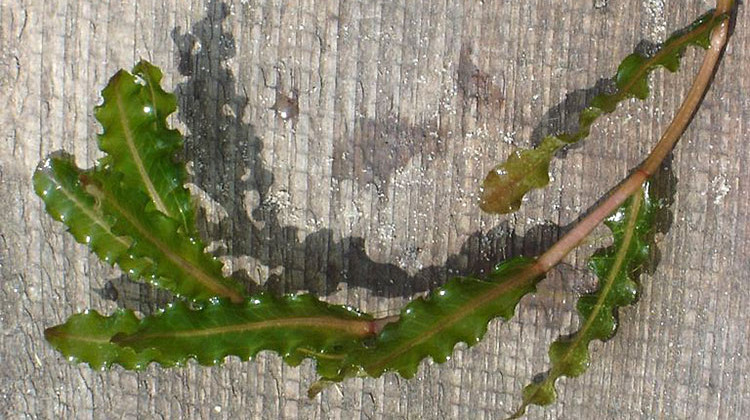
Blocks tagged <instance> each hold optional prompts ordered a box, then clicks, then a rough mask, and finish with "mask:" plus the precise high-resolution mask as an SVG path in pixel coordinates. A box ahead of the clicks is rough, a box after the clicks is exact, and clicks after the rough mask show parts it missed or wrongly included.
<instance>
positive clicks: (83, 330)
mask: <svg viewBox="0 0 750 420" xmlns="http://www.w3.org/2000/svg"><path fill="white" fill-rule="evenodd" d="M138 323H139V320H138V318H137V317H136V316H135V314H133V311H130V310H124V309H119V310H118V311H117V312H115V313H114V314H113V315H110V316H108V317H105V316H102V315H99V314H98V313H97V312H96V311H86V312H84V313H81V314H75V315H73V316H71V317H70V318H68V321H67V322H65V324H62V325H58V326H55V327H52V328H47V329H46V330H44V337H45V338H46V339H47V341H48V342H49V343H50V344H51V345H52V347H54V348H55V349H57V351H59V352H60V353H62V354H63V355H64V356H66V357H68V358H69V359H70V360H71V361H81V362H86V363H88V364H89V365H90V366H91V367H92V368H94V369H103V368H108V367H110V366H111V365H113V364H118V365H121V366H123V367H125V368H127V369H143V368H145V367H146V366H148V364H149V362H151V360H153V359H154V358H157V357H158V355H157V352H156V351H153V350H149V351H144V352H136V351H135V350H133V349H131V348H127V347H122V346H120V345H117V344H115V343H112V342H111V341H110V339H111V338H112V337H113V336H115V335H116V334H121V333H125V334H127V333H132V332H135V331H136V330H137V328H138Z"/></svg>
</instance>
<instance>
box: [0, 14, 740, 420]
mask: <svg viewBox="0 0 750 420" xmlns="http://www.w3.org/2000/svg"><path fill="white" fill-rule="evenodd" d="M707 3H710V2H705V1H699V0H690V1H685V2H654V1H642V0H623V1H618V2H615V1H590V0H586V1H584V0H579V1H572V0H569V1H551V0H531V1H525V2H484V4H479V3H478V2H472V1H466V2H463V3H460V2H456V3H452V2H428V1H425V2H403V1H400V2H368V1H361V2H348V1H340V2H336V1H317V2H314V1H307V2H302V1H289V2H281V1H275V2H259V1H252V0H248V1H245V0H241V1H227V2H219V1H213V0H211V1H199V0H192V1H191V0H167V1H154V0H143V1H134V0H120V1H116V0H111V1H74V0H67V1H66V0H61V1H44V0H2V1H0V54H2V56H1V57H0V58H1V59H0V104H3V105H4V107H3V109H2V110H1V111H0V135H1V136H2V137H1V138H0V197H2V200H0V275H1V276H2V283H0V327H1V329H2V334H1V335H0V359H1V360H2V362H3V369H2V372H1V373H0V389H2V390H3V392H2V393H1V394H0V417H3V418H76V419H78V418H180V417H185V418H303V419H308V418H310V419H317V418H320V419H328V418H333V419H339V418H345V419H351V418H471V419H474V418H480V419H481V418H499V417H502V416H503V415H507V414H508V413H509V412H511V411H512V409H513V408H514V406H515V404H517V403H518V402H519V400H520V398H519V396H520V389H521V388H522V386H523V385H524V384H525V383H526V382H527V381H528V380H530V378H532V376H533V375H534V374H535V373H538V372H541V371H543V370H544V369H545V368H546V346H547V344H548V343H549V342H551V341H552V340H554V339H555V338H556V337H557V335H558V334H560V333H561V332H562V333H565V332H569V331H572V329H573V328H575V325H576V322H577V321H576V320H575V315H574V312H573V304H574V301H575V294H576V292H580V291H581V290H585V289H586V288H587V287H590V286H591V282H592V279H591V278H590V276H589V275H588V274H586V272H585V269H584V268H583V267H584V261H585V257H586V255H588V254H589V253H590V252H591V250H592V249H593V248H594V247H595V245H596V244H592V245H591V246H588V247H584V248H583V249H581V250H580V251H579V252H578V253H576V255H573V256H571V257H569V258H568V260H567V262H566V264H565V265H564V266H562V267H561V268H560V269H557V270H555V271H554V272H553V273H552V274H551V276H550V278H549V279H548V280H547V281H545V282H544V284H543V285H542V286H541V287H540V290H539V293H537V294H536V295H535V296H532V297H528V298H525V299H524V300H523V301H522V303H521V305H520V307H519V315H518V317H517V318H515V319H514V320H513V321H511V322H508V323H500V322H494V323H493V324H492V325H491V327H490V330H489V333H488V335H487V337H486V338H485V339H484V340H483V341H482V343H480V344H478V345H477V346H475V347H473V348H471V349H467V348H466V347H465V346H459V348H458V349H457V350H456V353H455V357H454V358H453V360H451V361H450V362H448V363H446V364H444V365H434V364H432V363H428V362H425V363H423V366H422V368H421V369H420V372H419V374H418V376H417V377H416V378H414V379H411V380H408V381H407V380H403V379H401V378H398V377H396V376H394V375H385V376H384V377H383V378H380V379H365V380H362V379H357V380H350V381H347V382H345V383H344V384H342V385H341V386H338V387H334V388H331V389H328V390H327V391H325V392H324V393H323V394H322V396H320V397H318V398H316V399H314V400H308V399H307V398H306V396H305V392H306V387H307V386H308V385H309V384H311V383H312V381H313V380H314V371H313V367H312V366H311V365H310V364H304V365H303V366H302V367H300V368H290V367H288V366H283V365H282V364H281V362H280V359H279V358H278V357H276V356H275V355H273V354H262V355H261V356H260V357H258V358H257V360H254V361H252V362H249V363H247V362H246V363H242V362H240V361H238V360H236V359H229V360H227V361H226V363H225V366H224V367H220V368H202V367H199V366H193V365H191V366H189V367H186V368H183V369H173V370H164V369H161V368H159V367H158V366H151V367H149V368H148V369H147V370H145V371H144V372H139V373H133V372H125V371H123V370H121V369H119V368H117V369H112V370H110V371H107V372H97V371H92V370H90V369H88V368H87V367H85V366H77V365H71V364H69V363H67V362H66V361H65V360H63V359H62V358H61V357H60V356H59V355H58V354H57V353H56V352H54V351H53V350H52V349H51V348H50V347H49V346H48V345H47V344H46V342H45V341H44V339H43V336H42V330H43V329H44V328H45V327H47V326H50V325H53V324H57V323H60V322H62V321H63V320H64V319H65V318H67V317H68V316H69V315H71V314H72V313H74V312H78V311H82V310H84V309H86V308H92V309H97V310H99V311H104V312H109V311H112V310H113V309H114V308H115V307H117V306H125V307H131V308H134V309H136V310H139V311H141V312H142V313H149V312H152V311H154V310H155V309H156V308H158V307H160V306H161V305H163V304H164V303H165V302H167V301H168V299H169V297H168V296H166V295H165V294H163V293H157V292H155V291H153V290H151V289H149V288H147V287H145V286H140V285H136V284H132V283H129V282H128V281H127V280H125V279H123V278H121V275H120V273H119V272H118V271H117V270H116V269H112V268H110V267H107V266H106V265H103V264H102V263H101V262H99V261H98V260H97V259H96V258H95V257H93V256H92V255H91V254H90V253H89V252H88V251H87V250H86V249H85V247H83V246H81V245H78V244H76V243H75V242H74V241H73V240H72V238H71V237H70V236H69V235H67V234H65V232H64V229H63V227H62V226H61V225H60V224H59V223H56V222H53V221H52V220H51V219H50V218H49V217H47V216H46V215H45V214H44V212H43V206H42V203H41V200H39V199H38V198H37V197H36V196H35V195H34V193H33V190H32V188H31V174H32V172H33V170H34V167H35V166H36V164H37V163H38V162H39V160H41V159H42V158H43V157H44V156H46V155H47V154H48V153H50V152H52V151H55V150H58V149H65V150H67V151H68V152H70V153H73V154H74V155H75V156H76V158H77V161H78V163H79V164H80V165H84V166H86V165H90V164H92V163H93V161H94V160H95V159H96V158H97V157H99V156H100V153H99V152H98V150H97V149H96V145H95V135H96V133H97V132H98V130H99V127H98V125H97V123H96V121H95V120H94V118H93V112H92V108H93V107H94V106H95V105H96V104H97V103H98V102H99V100H100V99H99V94H98V92H99V91H100V90H101V88H102V87H103V86H104V85H105V83H106V81H107V79H108V78H109V76H110V75H111V74H113V73H114V72H115V71H116V70H118V69H120V68H130V67H131V66H132V65H133V64H134V63H135V62H136V61H137V60H138V59H139V58H145V59H148V60H150V61H152V62H153V63H154V64H156V65H158V66H160V67H162V69H163V70H164V72H165V82H166V84H167V86H168V87H169V88H170V89H173V90H175V91H176V92H177V94H178V98H179V101H180V111H179V114H178V115H176V116H175V118H174V119H173V123H174V124H175V125H176V126H178V127H179V128H180V129H182V130H183V131H184V132H186V133H188V135H187V138H186V147H185V156H186V157H187V158H188V159H189V160H190V161H192V162H193V166H192V173H193V175H192V184H193V185H194V186H193V187H191V188H194V189H195V190H196V192H199V193H200V195H201V197H202V208H203V211H202V213H201V229H202V231H203V232H205V235H206V236H207V238H209V239H210V240H211V241H215V243H214V246H215V249H216V250H217V252H218V253H219V254H221V255H223V256H225V257H224V258H225V259H226V261H227V267H228V270H229V271H232V272H236V273H237V274H238V275H241V276H244V277H247V278H248V281H250V280H249V279H255V280H256V281H257V280H262V281H263V282H264V284H263V287H267V288H269V289H271V290H274V291H276V292H288V291H297V290H309V291H312V292H315V293H318V294H320V295H323V296H326V299H328V300H329V301H332V302H338V303H347V304H351V305H354V306H358V307H361V308H362V309H364V310H367V311H370V312H376V313H378V314H387V313H392V312H395V311H397V310H398V308H400V307H401V305H402V304H403V303H404V302H405V301H406V300H408V299H409V298H411V297H413V296H415V295H417V294H420V293H424V292H426V291H428V290H429V289H430V288H432V287H434V286H435V285H438V284H441V283H442V282H444V281H445V279H446V277H447V276H448V275H450V274H453V273H456V272H479V271H482V270H486V269H488V268H489V267H491V266H492V264H494V263H495V262H496V261H497V260H499V259H501V258H504V257H507V256H510V255H518V254H526V255H534V254H535V253H538V252H539V251H540V250H542V249H544V248H545V247H547V246H549V244H550V243H552V242H553V241H554V240H555V239H556V237H557V236H558V235H559V231H560V228H559V227H558V226H565V225H567V224H569V223H570V222H572V221H573V220H575V218H576V217H577V215H578V214H579V213H580V212H582V211H584V210H585V209H587V208H588V207H589V206H591V205H592V204H593V203H595V202H596V200H597V199H598V198H599V197H600V196H601V194H603V193H604V192H606V191H607V190H608V189H609V188H611V187H612V186H613V185H614V184H615V183H616V182H617V181H618V180H619V179H621V178H622V177H623V176H624V175H625V174H627V172H628V170H629V169H630V168H633V167H634V166H635V165H636V164H638V163H639V162H640V159H642V157H643V156H644V155H645V153H646V152H647V151H648V149H649V148H650V146H651V145H652V144H654V142H655V140H656V139H657V138H658V136H659V134H660V132H661V131H662V130H663V129H664V128H665V127H666V124H668V122H669V119H670V117H671V115H672V113H673V112H674V109H675V108H676V106H677V104H678V103H679V101H680V99H681V98H682V96H683V94H684V93H685V90H686V83H687V81H688V80H689V79H690V78H691V77H692V74H693V72H694V70H695V69H696V65H697V64H698V60H696V58H697V57H698V55H697V54H696V53H693V52H691V53H689V54H688V55H687V57H686V59H685V63H686V64H685V65H684V68H683V70H682V71H681V72H680V73H679V74H678V75H668V74H664V73H662V72H658V73H657V74H656V76H655V77H654V78H653V86H654V91H655V92H656V94H655V96H654V97H653V98H651V99H649V100H648V101H646V102H640V103H635V102H631V103H628V104H626V105H625V106H623V107H622V109H620V110H619V111H617V113H616V114H615V115H614V116H613V117H612V118H605V119H604V120H603V121H602V122H600V123H598V124H597V126H596V129H595V130H594V133H593V134H592V137H591V138H590V139H589V140H587V141H586V142H585V144H584V145H583V146H582V147H576V148H574V149H572V150H570V151H568V152H567V153H566V154H565V156H564V158H561V159H558V160H556V161H555V163H554V165H553V168H552V174H553V177H554V181H553V182H552V184H551V186H550V187H549V188H547V189H546V190H544V191H540V192H535V193H533V194H532V195H531V196H530V199H529V201H528V202H527V203H525V205H524V206H523V208H522V210H521V211H520V212H518V213H517V214H516V215H513V216H506V217H490V216H486V215H482V214H481V213H480V211H479V209H478V206H477V205H476V201H477V188H478V184H479V182H480V181H481V179H482V178H483V177H484V174H485V172H486V171H487V170H488V169H489V168H491V167H492V166H493V165H494V164H495V163H497V162H499V161H500V160H501V159H504V158H505V156H507V154H508V153H509V152H510V151H511V149H512V148H513V147H514V146H527V145H529V144H531V143H533V142H534V141H537V140H538V139H540V138H541V136H542V135H543V134H545V133H547V132H550V131H554V130H555V129H557V128H559V127H561V126H564V125H565V124H567V123H569V121H570V118H571V114H572V113H573V112H574V111H575V110H576V109H579V108H580V106H581V104H582V103H583V101H584V100H585V99H586V97H588V96H590V93H591V92H592V89H593V88H595V86H596V84H597V81H598V80H599V79H601V78H605V77H608V76H611V75H612V74H613V73H614V70H615V68H616V66H617V64H618V62H619V60H620V59H622V58H623V57H624V56H625V55H626V54H628V53H629V52H630V51H632V49H633V48H634V46H635V45H637V44H638V42H639V41H641V40H650V41H658V40H661V39H664V37H666V36H667V35H668V32H669V30H670V29H667V28H679V27H682V26H684V25H686V24H688V23H689V22H691V21H692V20H693V19H694V17H695V16H697V15H698V14H699V13H702V12H703V11H704V10H705V8H706V7H707ZM746 23H747V12H746V10H745V8H743V7H741V8H740V9H739V13H738V16H737V28H736V31H735V33H734V36H733V37H732V38H731V39H730V43H729V48H728V50H727V53H726V56H725V58H724V62H723V63H722V64H721V67H720V69H719V72H718V73H717V75H716V80H715V84H714V86H713V88H712V89H711V91H710V92H709V93H708V95H707V97H706V99H705V102H704V104H703V106H702V108H701V109H700V111H699V112H698V114H697V116H696V118H695V120H694V121H693V123H692V124H691V126H690V128H689V129H688V131H687V132H686V134H685V136H684V138H683V140H682V141H681V143H680V145H679V146H678V147H677V149H676V150H675V153H674V160H673V167H672V169H673V172H674V175H675V177H676V179H677V184H676V187H675V188H676V192H675V198H676V201H675V204H674V207H673V211H674V221H673V224H672V227H671V230H670V231H669V233H668V234H667V235H665V237H664V238H663V239H662V241H661V245H660V247H661V250H662V255H661V262H660V264H659V266H658V268H657V270H656V272H655V273H654V274H653V275H651V276H648V277H646V279H645V281H644V284H643V290H642V297H641V301H640V302H639V303H638V304H637V306H634V307H632V308H628V309H625V310H624V311H622V312H621V314H620V321H621V326H620V331H619V333H618V335H617V336H616V338H614V339H613V340H611V341H610V342H608V343H606V344H601V343H598V344H595V345H594V346H592V347H593V348H592V353H593V361H592V365H591V368H590V370H589V371H588V372H587V373H586V374H585V375H583V376H582V377H580V378H578V379H574V380H570V379H568V380H562V381H561V382H560V389H561V393H560V394H561V395H560V403H558V404H556V405H554V406H552V407H550V408H547V409H544V410H543V409H539V408H532V409H531V410H530V413H529V416H528V418H550V419H552V418H570V419H577V418H606V419H609V418H721V419H734V418H737V419H739V418H747V417H750V383H749V382H748V372H750V365H749V363H748V357H750V355H749V354H748V343H749V342H750V327H749V326H750V317H749V315H748V311H747V306H748V305H747V302H748V301H750V292H748V287H747V281H748V274H747V273H748V272H750V263H749V262H748V258H747V257H748V255H750V230H749V228H748V223H747V222H748V208H750V196H749V195H748V191H750V181H749V180H750V170H749V169H748V167H749V165H748V162H749V161H750V146H749V144H750V142H749V141H748V140H750V129H748V124H747V120H748V119H750V102H749V101H748V98H747V94H746V93H747V92H750V85H749V84H750V82H749V81H748V78H747V77H744V76H743V74H744V72H745V71H746V69H747V68H748V66H750V55H748V52H750V45H749V40H750V33H748V30H747V25H746ZM295 92H296V96H295ZM279 95H281V97H286V98H296V100H297V102H298V108H299V110H298V111H299V114H298V115H297V116H295V117H294V118H290V119H283V118H281V116H280V115H279V113H278V112H276V110H274V109H271V107H272V106H273V105H274V103H276V101H277V99H278V98H279V97H280V96H279ZM248 287H249V288H256V287H260V286H252V285H251V284H250V283H248Z"/></svg>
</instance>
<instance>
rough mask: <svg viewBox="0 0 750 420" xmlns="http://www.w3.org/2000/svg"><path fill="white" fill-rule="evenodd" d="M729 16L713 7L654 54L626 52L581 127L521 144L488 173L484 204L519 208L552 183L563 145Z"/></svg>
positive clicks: (501, 209)
mask: <svg viewBox="0 0 750 420" xmlns="http://www.w3.org/2000/svg"><path fill="white" fill-rule="evenodd" d="M726 18H727V16H726V15H716V16H715V15H714V12H713V11H711V12H708V13H706V14H704V15H703V16H701V17H700V18H698V19H697V20H696V21H695V22H693V23H692V24H691V25H690V26H688V27H687V28H685V29H683V30H680V31H678V32H676V33H674V34H672V36H670V37H669V39H667V41H665V42H664V43H663V44H661V46H660V47H659V49H658V50H657V51H656V52H655V53H654V54H653V55H650V56H644V55H643V54H641V53H640V52H635V53H633V54H630V55H629V56H627V57H626V58H625V59H624V60H623V61H622V63H621V64H620V66H619V67H618V69H617V74H616V75H615V77H614V81H615V87H616V89H615V91H614V92H612V93H601V94H599V95H597V96H595V97H594V98H593V99H592V101H591V104H590V106H589V107H588V108H586V109H584V110H583V111H582V112H581V114H580V115H579V117H578V129H577V131H575V132H572V133H559V134H557V135H551V136H547V137H545V138H544V139H543V140H542V142H541V143H540V144H539V146H537V147H535V148H533V149H523V150H516V151H514V152H512V153H511V154H510V156H509V157H508V159H507V160H506V161H505V162H503V163H501V164H500V165H497V166H496V167H494V168H493V169H492V170H491V171H490V172H489V173H488V174H487V176H486V177H485V179H484V182H483V183H482V189H481V201H480V207H481V208H482V210H484V211H485V212H488V213H511V212H514V211H516V210H518V208H519V207H520V206H521V200H522V199H523V197H524V196H525V195H526V194H527V193H528V192H529V191H531V190H532V189H536V188H542V187H544V186H546V185H547V184H548V183H549V164H550V161H551V160H552V158H553V157H554V155H555V153H556V152H557V151H558V150H560V149H562V148H563V147H565V146H566V145H568V144H572V143H576V142H578V141H580V140H581V139H584V138H586V137H588V135H589V133H590V131H591V126H592V125H593V124H594V122H595V121H596V120H597V119H598V118H599V117H600V116H602V115H604V114H609V113H611V112H613V111H614V110H615V109H616V108H617V105H618V104H619V103H620V102H622V101H624V100H626V99H629V98H638V99H646V98H647V97H648V94H649V88H648V76H649V75H650V74H651V72H652V71H654V70H655V69H656V68H658V67H664V68H666V69H667V70H669V71H670V72H676V71H677V70H678V69H679V65H680V59H681V58H682V56H683V54H684V53H685V50H686V49H687V47H688V46H690V45H695V46H698V47H701V48H703V49H707V48H708V47H709V38H710V34H711V30H712V29H713V28H714V27H716V26H717V25H719V24H720V23H721V22H723V21H724V19H726Z"/></svg>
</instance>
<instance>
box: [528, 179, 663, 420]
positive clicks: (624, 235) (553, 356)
mask: <svg viewBox="0 0 750 420" xmlns="http://www.w3.org/2000/svg"><path fill="white" fill-rule="evenodd" d="M644 190H645V192H644ZM644 190H642V191H641V192H640V193H638V194H635V195H633V196H632V197H631V198H629V199H628V201H626V202H625V203H624V204H623V205H622V206H621V207H620V208H619V209H618V210H617V211H616V212H615V213H614V214H612V215H611V216H610V217H609V218H608V219H607V220H606V221H605V224H606V225H607V227H609V229H610V230H611V231H612V235H613V237H614V243H613V245H612V246H611V247H608V248H606V249H603V250H600V251H598V252H597V253H595V254H594V255H593V256H592V257H591V259H590V261H589V267H590V268H591V269H592V270H593V271H594V273H596V275H597V277H598V278H599V287H598V290H596V291H595V292H593V293H590V294H586V295H583V296H581V297H580V298H579V300H578V304H577V309H578V313H579V317H580V319H581V327H580V328H579V330H578V331H576V332H575V333H574V334H572V335H569V336H566V337H562V338H559V339H558V340H557V341H555V342H554V343H552V345H551V346H550V349H549V357H550V364H551V368H550V370H549V371H548V372H547V373H546V374H545V375H543V376H542V377H541V379H540V380H537V381H534V382H533V383H531V384H529V385H528V386H526V388H525V389H524V391H523V403H522V405H521V407H520V408H519V409H518V411H516V413H515V414H514V415H513V418H518V417H520V416H521V415H523V414H524V412H525V411H526V407H527V406H528V405H530V404H536V405H548V404H551V403H552V402H554V401H555V399H556V398H557V396H556V391H555V382H556V381H557V379H558V378H560V377H561V376H568V377H576V376H579V375H581V374H582V373H583V372H584V371H585V370H586V369H587V368H588V366H589V354H588V346H589V343H591V341H593V340H600V341H607V340H609V339H610V338H612V336H614V334H615V332H616V330H617V309H618V308H619V307H622V306H627V305H630V304H632V303H634V302H635V301H636V299H637V297H638V288H639V285H638V276H639V275H640V273H642V272H643V271H645V268H646V265H647V263H648V262H649V260H650V256H651V253H652V251H653V247H654V246H655V245H654V242H653V239H654V234H655V233H656V228H655V223H654V219H655V217H656V216H657V214H658V212H660V211H662V210H665V209H666V205H665V202H664V201H662V200H659V199H657V198H655V197H654V196H653V194H651V193H650V187H649V183H648V182H646V183H645V184H644Z"/></svg>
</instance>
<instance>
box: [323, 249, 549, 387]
mask: <svg viewBox="0 0 750 420" xmlns="http://www.w3.org/2000/svg"><path fill="white" fill-rule="evenodd" d="M543 277H544V274H543V272H542V271H541V269H540V267H539V266H538V265H537V264H535V260H534V259H531V258H521V257H517V258H513V259H510V260H508V261H506V262H504V263H501V264H499V265H498V266H497V267H496V268H495V269H494V270H493V272H492V273H490V274H489V275H488V276H487V278H486V279H485V280H479V279H476V278H470V277H457V278H454V279H452V280H450V281H449V282H448V283H446V284H445V285H444V286H443V287H441V288H439V289H437V290H434V291H433V292H431V293H430V295H429V296H428V297H427V298H425V299H422V298H420V299H416V300H414V301H412V302H411V303H409V304H408V305H406V307H404V309H403V310H402V311H401V314H400V317H399V320H398V321H397V322H394V323H390V324H388V325H386V326H385V328H384V329H383V331H382V332H381V333H380V334H379V335H378V336H377V337H376V339H375V340H374V341H372V342H371V343H368V345H367V346H366V347H363V348H360V349H356V351H353V352H351V354H350V355H349V356H348V357H347V360H346V362H345V364H344V365H345V369H348V372H351V371H352V370H353V369H358V368H361V369H362V370H364V372H366V373H367V374H368V375H370V376H373V377H378V376H380V375H381V374H383V373H384V372H386V371H393V372H398V373H399V374H401V376H403V377H405V378H410V377H412V376H414V374H415V373H416V371H417V368H418V367H419V363H420V362H421V361H422V360H423V359H424V358H426V357H431V358H432V359H433V360H434V361H435V362H437V363H442V362H445V361H446V360H447V359H448V358H449V357H450V355H451V354H452V353H453V348H454V347H455V346H456V344H458V343H459V342H464V343H466V344H468V345H469V346H473V345H474V344H476V343H478V342H479V341H480V340H481V339H482V337H483V336H484V334H485V332H486V331H487V324H488V323H489V322H490V321H491V320H493V319H495V318H497V317H502V318H504V319H506V320H507V319H510V318H511V317H512V316H513V312H514V310H515V307H516V305H517V304H518V302H519V301H520V300H521V298H522V297H523V296H524V295H526V294H527V293H531V292H533V291H534V290H535V285H536V284H537V283H538V282H539V281H540V280H541V279H542V278H543ZM352 368H353V369H352ZM344 372H345V374H346V373H347V370H345V371H344ZM327 379H332V378H327ZM340 379H343V378H340Z"/></svg>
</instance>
